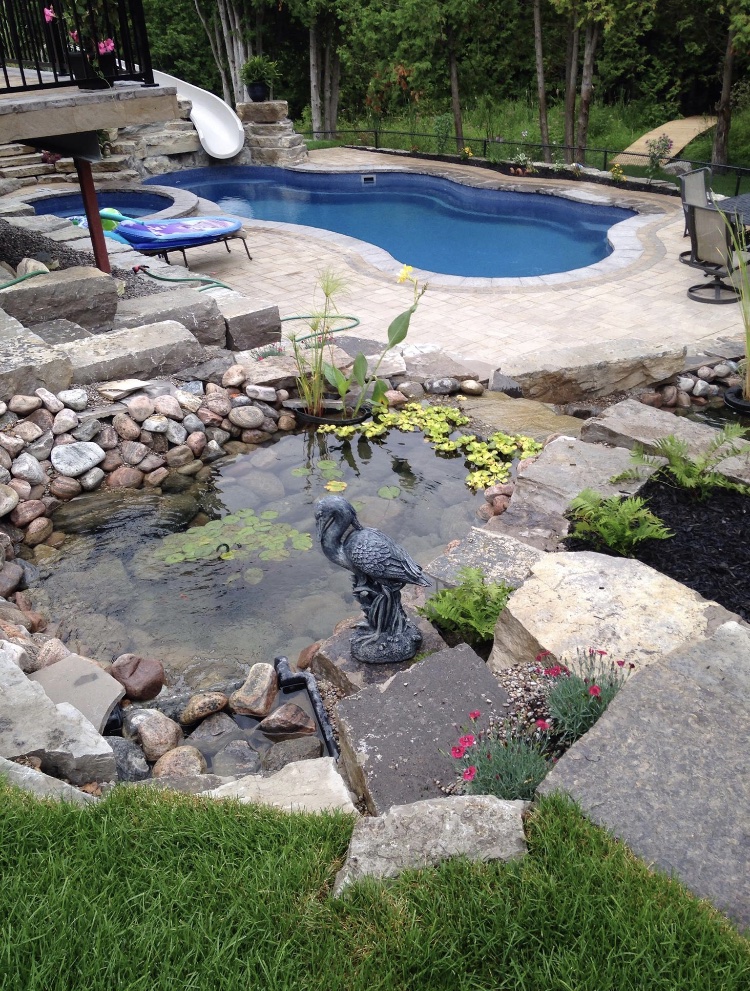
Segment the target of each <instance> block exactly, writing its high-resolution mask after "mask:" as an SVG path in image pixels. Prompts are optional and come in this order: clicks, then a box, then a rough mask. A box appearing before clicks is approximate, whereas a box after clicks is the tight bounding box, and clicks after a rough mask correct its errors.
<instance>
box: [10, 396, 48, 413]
mask: <svg viewBox="0 0 750 991" xmlns="http://www.w3.org/2000/svg"><path fill="white" fill-rule="evenodd" d="M41 405H42V400H41V399H40V398H39V396H13V397H12V398H11V400H10V402H9V403H8V409H9V410H10V411H11V413H18V415H19V416H28V415H29V413H33V412H34V410H35V409H39V407H40V406H41Z"/></svg>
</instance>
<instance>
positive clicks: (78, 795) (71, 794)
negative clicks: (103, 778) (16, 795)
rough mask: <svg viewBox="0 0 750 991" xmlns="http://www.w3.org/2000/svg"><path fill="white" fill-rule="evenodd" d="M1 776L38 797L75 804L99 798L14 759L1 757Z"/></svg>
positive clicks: (91, 801)
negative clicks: (17, 762)
mask: <svg viewBox="0 0 750 991" xmlns="http://www.w3.org/2000/svg"><path fill="white" fill-rule="evenodd" d="M0 778H2V779H4V780H5V781H7V782H8V784H10V785H14V786H15V787H16V788H20V789H21V790H22V791H28V792H30V793H31V794H32V795H36V797H37V798H49V799H53V800H56V801H60V802H72V803H73V804H74V805H91V804H92V803H93V804H94V805H95V804H96V803H97V802H98V801H99V799H98V798H95V797H94V796H93V795H87V794H86V792H85V791H80V790H79V789H78V788H74V787H73V785H69V784H67V783H66V782H65V781H60V780H59V779H58V778H52V777H50V776H49V774H43V773H42V772H41V771H35V770H34V768H33V767H26V766H25V765H23V764H16V763H15V762H14V761H12V760H6V759H5V758H4V757H0Z"/></svg>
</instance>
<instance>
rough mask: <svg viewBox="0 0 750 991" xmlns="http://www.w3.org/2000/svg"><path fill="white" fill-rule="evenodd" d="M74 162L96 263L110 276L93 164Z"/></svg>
mask: <svg viewBox="0 0 750 991" xmlns="http://www.w3.org/2000/svg"><path fill="white" fill-rule="evenodd" d="M73 161H74V163H75V167H76V172H77V173H78V182H79V183H80V186H81V196H82V197H83V208H84V210H85V211H86V220H87V221H88V224H89V235H90V237H91V244H92V245H93V248H94V261H95V262H96V267H97V268H98V269H99V270H100V271H101V272H106V273H107V275H109V274H110V273H111V272H112V268H111V267H110V264H109V255H108V254H107V244H106V241H105V239H104V228H103V227H102V218H101V217H100V216H99V204H98V202H97V199H96V189H95V188H94V176H93V173H92V171H91V162H87V161H86V159H84V158H74V159H73Z"/></svg>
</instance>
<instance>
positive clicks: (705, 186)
mask: <svg viewBox="0 0 750 991" xmlns="http://www.w3.org/2000/svg"><path fill="white" fill-rule="evenodd" d="M678 178H679V180H680V199H681V200H682V210H683V213H684V214H685V232H684V234H683V237H687V236H688V234H689V233H690V231H689V230H688V207H690V206H711V204H712V203H713V199H712V196H711V169H709V168H708V167H706V168H702V169H694V170H693V171H692V172H685V174H684V175H681V176H679V177H678ZM689 257H690V252H689V251H682V252H680V261H681V262H684V264H685V265H687V264H688V259H689Z"/></svg>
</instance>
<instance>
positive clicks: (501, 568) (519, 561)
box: [424, 526, 542, 588]
mask: <svg viewBox="0 0 750 991" xmlns="http://www.w3.org/2000/svg"><path fill="white" fill-rule="evenodd" d="M541 556H542V551H540V550H538V549H537V548H536V547H531V546H530V545H529V544H524V543H523V541H521V540H516V538H515V537H511V536H508V535H506V534H502V533H492V532H491V531H489V530H483V529H480V527H475V526H473V527H472V528H471V530H469V533H468V535H467V536H466V537H464V539H463V540H462V541H460V542H459V543H458V544H457V545H456V546H455V547H452V548H451V549H450V550H447V551H446V552H445V553H444V554H441V555H440V557H436V558H435V560H434V561H431V562H430V563H429V564H428V565H427V566H426V567H425V569H424V570H425V572H426V573H427V574H428V575H429V576H430V578H434V579H435V580H436V581H437V582H439V583H440V585H443V586H446V587H449V588H455V587H456V586H457V585H458V584H459V577H458V572H459V571H460V570H461V568H481V570H482V572H483V573H484V578H485V581H486V582H494V583H497V584H500V583H501V582H505V584H506V585H512V586H513V588H518V586H519V585H522V584H523V583H524V581H526V579H527V578H528V577H529V575H530V574H531V568H532V566H533V565H534V564H535V563H536V562H537V561H538V560H539V558H540V557H541Z"/></svg>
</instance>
